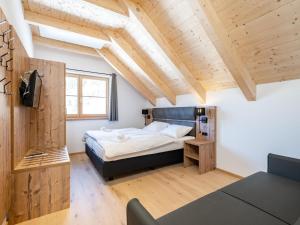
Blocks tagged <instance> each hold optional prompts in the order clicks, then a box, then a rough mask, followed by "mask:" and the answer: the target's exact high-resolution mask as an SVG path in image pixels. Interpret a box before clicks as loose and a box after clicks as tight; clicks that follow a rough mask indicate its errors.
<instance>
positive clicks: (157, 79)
mask: <svg viewBox="0 0 300 225" xmlns="http://www.w3.org/2000/svg"><path fill="white" fill-rule="evenodd" d="M109 36H110V38H111V40H112V42H113V43H115V44H117V45H118V46H119V47H120V48H121V49H123V51H124V52H126V54H127V55H128V56H129V57H130V58H131V59H132V60H133V61H134V62H135V63H136V64H137V65H138V66H139V67H140V68H141V69H142V70H143V71H144V72H145V73H146V74H147V75H148V77H149V78H150V79H151V80H152V81H153V82H154V83H155V84H156V85H157V87H158V88H159V89H160V91H161V92H162V93H163V95H164V96H165V97H166V98H167V99H168V100H169V101H170V102H171V103H172V104H173V105H176V93H174V92H173V90H172V89H171V87H170V86H169V85H168V82H167V81H166V80H165V79H164V75H163V74H162V73H161V72H160V71H158V70H156V69H154V67H153V66H151V64H153V63H152V62H151V61H150V59H149V58H144V57H142V56H143V55H144V54H143V53H142V50H141V49H139V48H138V47H137V46H135V47H133V46H132V45H131V44H130V43H129V42H128V38H127V37H126V36H125V35H124V33H122V34H121V33H117V32H110V33H109Z"/></svg>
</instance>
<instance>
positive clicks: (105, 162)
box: [85, 107, 197, 179]
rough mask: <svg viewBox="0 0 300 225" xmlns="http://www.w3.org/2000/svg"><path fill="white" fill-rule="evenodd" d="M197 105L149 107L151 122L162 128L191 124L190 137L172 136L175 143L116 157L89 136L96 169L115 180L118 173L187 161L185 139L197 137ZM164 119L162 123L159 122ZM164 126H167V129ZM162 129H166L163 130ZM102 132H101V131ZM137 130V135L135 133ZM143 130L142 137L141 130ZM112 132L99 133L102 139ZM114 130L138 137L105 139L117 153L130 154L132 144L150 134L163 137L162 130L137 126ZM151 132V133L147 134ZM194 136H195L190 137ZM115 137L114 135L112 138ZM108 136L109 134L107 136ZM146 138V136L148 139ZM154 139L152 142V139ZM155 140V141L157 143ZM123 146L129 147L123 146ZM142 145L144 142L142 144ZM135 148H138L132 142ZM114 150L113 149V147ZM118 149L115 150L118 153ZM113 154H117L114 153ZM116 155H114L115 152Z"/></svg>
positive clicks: (87, 140)
mask: <svg viewBox="0 0 300 225" xmlns="http://www.w3.org/2000/svg"><path fill="white" fill-rule="evenodd" d="M196 109H197V108H196V107H178V108H154V109H151V110H149V111H150V112H151V114H152V115H151V120H152V122H155V123H153V124H152V125H150V127H151V126H152V127H153V126H154V127H155V126H157V124H159V128H162V126H161V125H164V126H165V127H166V126H168V124H177V125H183V126H188V127H191V128H192V129H191V131H190V132H189V133H188V134H187V136H185V137H183V138H180V139H176V138H171V137H169V139H172V140H173V142H172V143H166V144H165V145H163V146H158V147H157V146H156V148H152V149H148V150H144V151H138V152H137V151H136V149H132V153H130V154H123V155H118V156H115V157H111V158H109V157H107V156H109V155H111V154H112V153H108V152H106V149H103V146H101V145H100V144H99V143H98V141H95V140H93V138H91V137H88V138H86V145H85V146H86V153H87V155H88V156H89V157H90V159H91V161H92V163H93V164H94V166H95V167H96V169H97V170H98V171H99V173H100V174H101V175H102V176H103V177H104V178H105V179H111V178H114V177H116V176H120V175H125V174H129V173H133V172H135V171H139V170H145V169H149V168H155V167H161V166H166V165H170V164H175V163H180V162H182V161H183V142H184V140H186V138H187V139H191V138H193V139H194V138H195V136H196V134H197V132H196V127H197V115H196ZM158 122H162V123H158ZM165 127H164V128H165ZM161 130H162V129H161ZM98 132H101V131H98ZM135 132H136V134H134V133H135ZM139 132H140V133H141V134H140V136H141V137H139V138H137V137H138V136H139V134H138V133H139ZM109 133H111V132H102V134H99V137H98V139H100V140H101V139H102V137H101V135H104V136H105V135H107V136H110V135H111V134H109ZM112 133H115V134H116V133H124V135H125V136H128V137H130V139H132V137H133V136H135V138H134V140H130V141H126V142H123V143H115V142H109V141H108V140H102V141H100V143H106V144H105V145H106V146H107V144H108V145H110V144H112V145H114V146H116V152H119V153H120V151H122V150H126V151H125V152H127V153H128V151H129V150H130V147H129V146H130V143H134V142H135V141H136V140H138V139H141V140H143V138H145V137H146V136H147V135H149V137H154V136H153V133H154V134H155V133H157V134H156V135H158V136H163V135H161V134H160V133H159V132H157V131H155V132H153V130H152V134H151V131H149V130H148V131H147V129H134V128H128V129H120V130H115V131H114V130H113V131H112ZM145 133H148V134H145ZM190 136H192V137H190ZM109 138H111V136H110V137H109ZM103 139H105V137H103ZM163 139H164V140H169V139H167V136H166V135H165V137H163ZM144 140H146V139H144ZM149 141H150V142H149ZM152 141H153V140H147V141H143V142H144V144H145V145H148V147H149V145H151V144H150V143H151V142H152ZM153 143H154V142H153ZM122 145H124V147H126V149H125V148H124V149H122ZM139 145H140V143H139ZM132 147H134V146H133V145H132ZM110 149H111V150H109V151H112V152H114V149H113V148H110ZM116 152H114V153H116ZM114 153H113V154H114ZM111 156H112V155H111Z"/></svg>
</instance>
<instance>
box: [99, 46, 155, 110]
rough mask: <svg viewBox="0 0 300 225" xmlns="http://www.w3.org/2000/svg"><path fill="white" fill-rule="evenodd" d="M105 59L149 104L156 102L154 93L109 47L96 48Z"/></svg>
mask: <svg viewBox="0 0 300 225" xmlns="http://www.w3.org/2000/svg"><path fill="white" fill-rule="evenodd" d="M97 52H98V54H99V55H101V56H102V57H103V58H104V59H105V61H106V62H107V63H108V64H110V65H111V66H112V67H113V68H114V69H115V70H116V71H118V73H119V74H120V75H121V76H123V77H124V78H125V79H126V80H127V81H128V82H129V83H130V84H131V85H132V86H133V87H134V88H136V89H137V90H138V92H140V94H142V95H143V96H144V97H145V98H146V99H147V100H148V101H149V102H150V103H151V104H153V105H155V104H156V97H155V95H154V94H153V93H152V92H151V91H150V90H149V89H148V88H147V87H146V86H145V85H144V84H143V83H142V82H141V81H140V80H139V79H138V78H137V77H136V76H135V75H134V74H133V73H132V72H131V71H130V70H129V68H128V67H126V66H125V65H124V64H123V63H122V62H121V61H120V60H119V59H118V58H117V57H116V56H115V55H114V54H113V53H112V52H111V51H110V50H109V49H107V48H102V49H100V50H98V49H97Z"/></svg>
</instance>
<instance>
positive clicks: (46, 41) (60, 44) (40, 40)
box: [32, 35, 99, 57]
mask: <svg viewBox="0 0 300 225" xmlns="http://www.w3.org/2000/svg"><path fill="white" fill-rule="evenodd" d="M32 40H33V42H34V43H37V44H40V45H44V46H48V47H53V48H58V49H64V50H68V51H70V52H75V53H79V54H83V55H89V56H96V57H99V55H98V53H97V52H96V50H95V49H94V48H90V47H86V46H82V45H76V44H71V43H68V42H64V41H58V40H54V39H50V38H45V37H41V36H35V35H33V36H32Z"/></svg>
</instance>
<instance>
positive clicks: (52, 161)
mask: <svg viewBox="0 0 300 225" xmlns="http://www.w3.org/2000/svg"><path fill="white" fill-rule="evenodd" d="M36 151H37V150H29V151H28V154H27V155H30V153H33V152H36ZM39 151H40V150H39ZM42 152H44V153H46V155H42V156H36V157H32V158H23V159H22V160H21V161H20V162H19V163H18V165H17V166H16V167H15V169H14V172H15V173H18V172H23V171H27V170H31V169H40V168H43V167H50V166H57V165H63V164H70V158H69V154H68V150H67V148H65V147H64V148H59V149H58V148H50V149H45V150H44V149H43V150H42Z"/></svg>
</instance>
